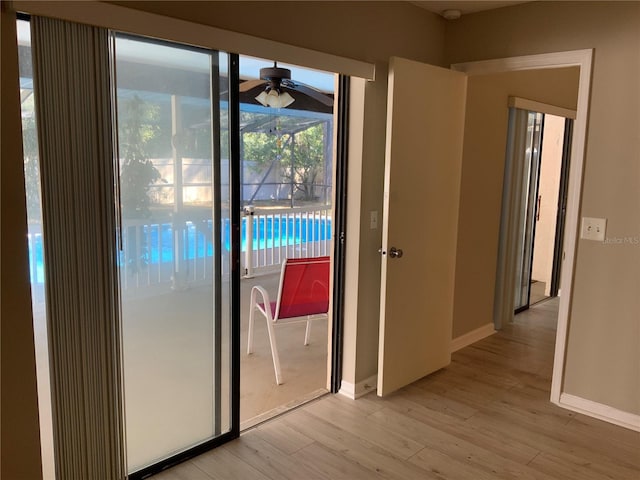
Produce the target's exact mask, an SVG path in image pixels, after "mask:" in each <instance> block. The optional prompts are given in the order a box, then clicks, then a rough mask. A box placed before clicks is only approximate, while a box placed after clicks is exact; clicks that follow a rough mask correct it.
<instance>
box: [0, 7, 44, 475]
mask: <svg viewBox="0 0 640 480" xmlns="http://www.w3.org/2000/svg"><path fill="white" fill-rule="evenodd" d="M3 7H4V5H3ZM1 15H2V18H1V21H2V26H1V28H0V34H1V35H2V39H1V44H0V47H1V50H2V77H1V82H2V108H1V109H0V110H1V113H0V114H1V116H2V120H1V122H0V123H1V125H2V127H1V139H0V155H1V157H0V159H1V161H2V170H1V177H0V178H1V180H2V187H1V192H2V237H1V242H2V277H1V284H2V303H1V305H2V307H1V308H2V313H1V315H2V341H1V343H2V345H1V352H2V359H1V365H2V422H1V424H2V437H1V443H2V464H1V466H0V477H2V478H6V479H15V480H23V479H24V480H36V479H38V478H40V476H41V474H42V470H41V463H40V433H39V430H38V403H37V396H36V367H35V352H34V345H33V325H32V323H31V296H30V290H29V289H30V287H29V269H28V268H27V262H28V261H27V241H26V239H27V237H26V229H27V216H26V210H25V209H26V206H25V195H24V182H23V181H21V178H22V168H23V167H22V143H21V142H19V141H15V139H18V138H21V137H22V134H21V130H20V128H21V127H20V123H19V122H16V119H19V118H20V97H19V93H18V92H19V90H18V51H17V42H16V28H15V15H12V14H10V13H7V12H5V10H4V8H3V9H2V14H1ZM9 92H12V93H13V95H11V94H9ZM7 226H11V228H6V227H7ZM16 226H17V227H18V228H16Z"/></svg>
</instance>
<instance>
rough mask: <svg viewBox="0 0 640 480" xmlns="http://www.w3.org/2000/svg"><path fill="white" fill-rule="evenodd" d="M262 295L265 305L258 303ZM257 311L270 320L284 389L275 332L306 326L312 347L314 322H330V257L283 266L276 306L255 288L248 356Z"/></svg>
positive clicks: (276, 366) (296, 260)
mask: <svg viewBox="0 0 640 480" xmlns="http://www.w3.org/2000/svg"><path fill="white" fill-rule="evenodd" d="M258 294H260V295H261V296H262V303H258ZM256 310H257V311H258V312H260V313H261V314H262V315H264V317H265V318H266V319H267V330H268V332H269V343H270V344H271V355H272V357H273V368H274V369H275V371H276V383H277V384H278V385H281V384H282V372H281V370H280V357H279V355H278V347H277V345H276V337H275V332H274V328H275V327H276V326H281V325H289V324H292V323H300V322H306V323H307V329H306V331H305V335H304V344H305V345H309V332H310V329H311V322H312V321H313V320H319V319H324V318H327V312H328V311H329V257H316V258H290V259H287V260H285V262H284V263H283V264H282V270H281V273H280V286H279V288H278V297H277V300H276V301H275V302H271V301H270V300H269V294H268V293H267V291H266V290H265V289H264V288H263V287H261V286H255V287H253V288H252V289H251V306H250V310H249V338H248V342H247V355H249V354H251V353H252V352H253V325H254V315H255V311H256Z"/></svg>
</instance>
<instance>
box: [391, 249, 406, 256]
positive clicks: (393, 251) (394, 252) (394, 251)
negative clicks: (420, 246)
mask: <svg viewBox="0 0 640 480" xmlns="http://www.w3.org/2000/svg"><path fill="white" fill-rule="evenodd" d="M403 253H404V252H403V251H402V249H401V248H396V247H391V248H390V249H389V256H390V257H391V258H400V257H402V254H403Z"/></svg>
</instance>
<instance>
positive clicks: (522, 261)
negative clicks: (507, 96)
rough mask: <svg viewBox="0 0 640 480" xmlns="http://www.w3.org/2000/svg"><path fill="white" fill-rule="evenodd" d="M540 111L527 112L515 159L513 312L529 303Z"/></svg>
mask: <svg viewBox="0 0 640 480" xmlns="http://www.w3.org/2000/svg"><path fill="white" fill-rule="evenodd" d="M543 122H544V114H542V113H537V112H527V125H526V128H527V133H526V142H525V151H524V152H521V155H520V156H519V158H521V159H522V161H523V162H524V168H523V169H522V172H523V178H522V189H521V191H520V192H521V198H520V201H519V205H518V208H519V209H520V212H519V218H520V219H521V222H522V223H521V226H520V228H519V229H518V239H517V255H518V258H517V260H516V282H515V296H514V298H515V304H514V309H515V311H516V313H517V312H518V311H521V310H524V309H526V308H527V307H528V306H529V298H530V293H531V266H532V259H533V239H534V233H535V216H536V207H537V204H536V199H537V198H538V179H539V175H540V155H541V149H542V130H543Z"/></svg>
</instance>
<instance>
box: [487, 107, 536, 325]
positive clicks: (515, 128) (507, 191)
mask: <svg viewBox="0 0 640 480" xmlns="http://www.w3.org/2000/svg"><path fill="white" fill-rule="evenodd" d="M528 115H529V112H528V111H527V110H522V109H519V108H513V107H512V108H509V129H508V136H507V150H506V158H505V167H504V181H503V191H502V217H501V220H500V235H499V242H498V264H497V268H496V290H495V298H494V300H495V301H494V311H493V323H494V326H495V328H496V329H497V330H500V329H501V328H502V325H503V324H504V323H506V322H509V321H511V320H512V319H513V316H514V309H515V306H514V305H515V288H516V287H515V283H516V271H517V269H518V261H519V259H520V258H521V257H520V256H519V255H518V246H519V242H518V235H519V232H521V231H522V229H523V225H524V221H525V219H524V207H523V200H522V199H523V190H524V188H525V184H524V174H525V161H524V156H525V154H526V147H527V145H526V143H527V119H528Z"/></svg>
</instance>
